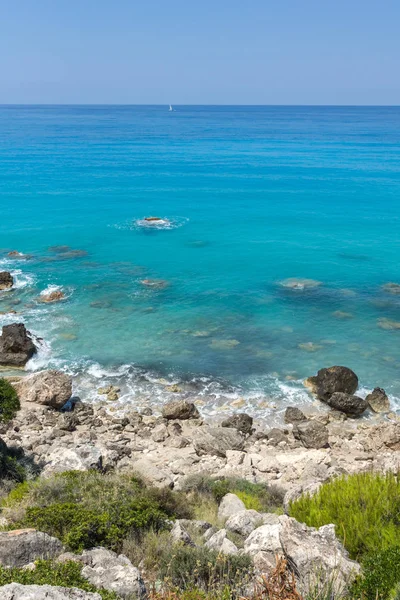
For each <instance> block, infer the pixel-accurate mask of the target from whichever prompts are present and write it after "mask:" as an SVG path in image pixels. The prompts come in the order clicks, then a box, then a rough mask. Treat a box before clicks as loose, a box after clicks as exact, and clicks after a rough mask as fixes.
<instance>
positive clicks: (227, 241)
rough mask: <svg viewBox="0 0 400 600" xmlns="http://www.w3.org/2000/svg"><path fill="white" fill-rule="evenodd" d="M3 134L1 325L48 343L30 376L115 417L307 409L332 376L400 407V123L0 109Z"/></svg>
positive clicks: (301, 111)
mask: <svg viewBox="0 0 400 600" xmlns="http://www.w3.org/2000/svg"><path fill="white" fill-rule="evenodd" d="M0 131H1V136H0V209H1V214H0V216H1V220H0V248H1V249H2V252H3V253H2V257H3V258H2V259H1V261H2V262H1V266H2V268H3V269H8V268H11V269H12V270H13V271H14V273H15V274H16V280H17V287H16V289H15V290H14V291H12V292H3V293H0V312H2V311H6V310H10V309H12V310H15V311H17V313H18V315H0V324H4V323H7V322H13V321H15V320H16V319H18V320H23V321H24V322H25V323H26V325H27V327H28V328H29V329H30V330H31V331H32V332H33V333H34V334H35V335H37V336H40V337H42V338H43V339H44V340H45V345H44V346H43V348H42V350H41V352H40V354H39V357H38V358H36V359H34V361H32V363H31V364H30V365H29V368H31V369H34V368H39V367H42V366H44V365H46V366H47V365H55V366H58V367H63V368H65V369H67V370H69V371H71V372H73V373H74V374H75V375H76V378H77V379H76V381H77V392H78V393H80V394H81V395H82V396H83V397H87V398H97V395H96V389H97V387H99V385H100V382H101V384H103V382H104V381H109V382H113V383H115V382H116V381H118V382H119V383H120V384H121V385H122V392H123V395H122V398H121V400H120V402H119V404H120V405H122V404H126V403H128V402H129V403H131V404H133V405H134V406H142V405H148V404H150V405H151V404H154V403H157V402H158V401H160V402H161V401H163V400H165V399H166V398H167V397H169V396H170V395H173V394H172V393H169V392H168V391H167V390H166V388H167V384H168V383H177V382H180V385H181V386H182V389H183V390H185V393H187V394H188V395H195V396H199V395H202V396H203V400H204V402H205V405H204V407H203V410H204V411H205V412H206V413H208V414H212V413H213V411H215V410H217V409H218V410H221V411H222V410H224V409H226V408H229V409H230V410H231V409H232V403H233V407H238V408H240V409H248V410H249V411H252V412H254V413H255V414H259V415H263V414H269V408H270V407H271V406H272V405H276V406H277V407H278V410H279V409H280V408H282V406H284V405H285V404H287V403H288V402H290V403H297V404H301V403H303V402H311V399H310V398H309V397H308V396H307V393H306V392H305V391H304V389H303V388H302V386H301V383H300V382H301V380H302V379H303V378H304V377H306V376H308V375H310V374H313V373H314V372H315V371H316V370H317V369H318V368H320V367H322V366H329V365H331V364H344V365H347V366H349V367H351V368H353V369H354V370H355V371H356V372H357V374H358V375H359V377H360V382H361V385H362V386H363V387H364V388H366V389H369V388H372V387H375V386H377V385H379V386H381V387H384V388H386V389H387V390H388V391H389V392H390V394H392V395H393V396H394V397H395V398H398V397H400V370H399V367H400V356H399V339H400V330H399V329H396V324H398V323H399V322H400V295H396V294H392V293H389V292H387V291H384V290H383V289H382V285H384V284H385V283H387V282H398V283H400V272H399V257H400V239H399V224H400V222H399V217H400V210H399V200H400V168H399V166H400V108H345V107H344V108H328V107H326V108H318V107H313V108H307V107H281V108H278V107H262V108H261V107H184V106H182V107H177V109H176V112H173V113H169V112H168V107H0ZM149 215H157V216H160V217H163V218H166V219H168V220H169V221H170V222H171V226H169V227H167V228H165V229H164V228H152V227H146V228H143V227H140V226H138V225H137V224H136V221H137V220H140V219H143V217H145V216H149ZM57 246H68V247H69V248H53V249H52V250H49V248H50V247H57ZM14 249H17V250H19V251H21V252H24V253H28V254H31V255H32V258H31V260H18V261H17V260H12V259H9V258H7V256H6V253H7V251H9V250H14ZM71 249H72V250H73V251H71ZM76 250H81V251H84V252H74V251H76ZM287 278H306V279H312V280H316V281H318V282H321V284H320V285H319V286H316V287H310V288H307V287H305V288H301V287H300V288H296V289H291V288H286V287H284V286H283V285H281V283H280V282H282V281H284V280H285V279H287ZM147 279H149V280H151V279H156V280H163V281H165V282H166V284H165V285H155V286H149V285H143V283H141V282H142V281H143V280H147ZM53 286H61V288H62V289H63V290H64V292H65V294H66V296H67V298H66V300H65V301H63V302H60V303H57V304H50V305H46V304H43V303H41V302H38V301H37V298H38V296H39V295H40V294H41V293H42V292H43V291H44V290H49V289H50V290H51V289H54V288H53ZM160 379H161V381H160Z"/></svg>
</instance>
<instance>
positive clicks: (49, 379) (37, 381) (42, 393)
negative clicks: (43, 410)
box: [14, 371, 72, 409]
mask: <svg viewBox="0 0 400 600" xmlns="http://www.w3.org/2000/svg"><path fill="white" fill-rule="evenodd" d="M14 387H15V389H16V390H17V392H18V396H19V399H20V401H21V403H23V402H34V403H35V404H42V405H43V406H51V407H52V408H56V409H61V408H62V407H63V406H64V404H66V403H67V402H68V400H69V399H70V398H71V396H72V377H70V375H67V374H66V373H62V372H61V371H39V372H38V373H32V375H28V376H27V377H22V378H21V379H20V380H19V381H18V382H16V383H15V384H14Z"/></svg>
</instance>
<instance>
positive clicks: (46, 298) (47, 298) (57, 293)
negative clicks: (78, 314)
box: [39, 290, 65, 304]
mask: <svg viewBox="0 0 400 600" xmlns="http://www.w3.org/2000/svg"><path fill="white" fill-rule="evenodd" d="M60 300H65V294H64V292H63V291H61V290H53V291H52V292H49V293H47V294H46V293H43V294H40V296H39V302H44V303H45V304H51V303H52V302H60Z"/></svg>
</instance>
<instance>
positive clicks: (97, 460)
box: [42, 444, 103, 476]
mask: <svg viewBox="0 0 400 600" xmlns="http://www.w3.org/2000/svg"><path fill="white" fill-rule="evenodd" d="M43 462H44V468H43V472H42V474H43V475H44V476H49V475H52V474H53V473H62V472H64V471H89V470H90V469H101V468H102V466H103V455H102V452H101V450H100V449H99V448H97V447H96V446H92V445H91V444H86V445H85V446H82V447H79V448H55V449H54V450H52V451H51V452H49V454H47V455H46V456H45V457H44V458H43Z"/></svg>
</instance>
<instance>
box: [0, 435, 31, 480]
mask: <svg viewBox="0 0 400 600" xmlns="http://www.w3.org/2000/svg"><path fill="white" fill-rule="evenodd" d="M21 456H22V452H21V450H19V449H13V448H8V447H7V445H6V444H5V443H4V442H3V440H1V439H0V479H6V480H9V481H16V482H21V481H23V480H24V479H25V475H26V473H25V469H24V467H23V466H22V465H21V464H20V463H19V462H18V459H19V458H21Z"/></svg>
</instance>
